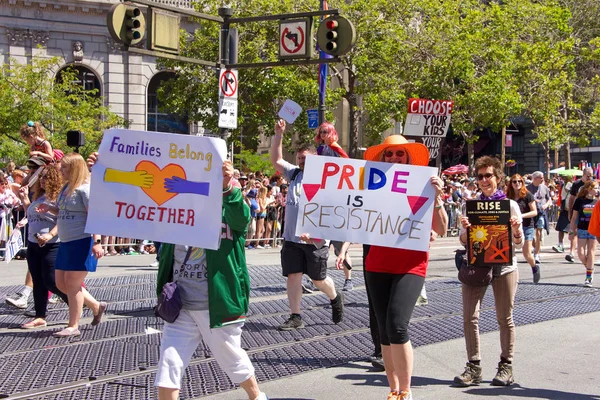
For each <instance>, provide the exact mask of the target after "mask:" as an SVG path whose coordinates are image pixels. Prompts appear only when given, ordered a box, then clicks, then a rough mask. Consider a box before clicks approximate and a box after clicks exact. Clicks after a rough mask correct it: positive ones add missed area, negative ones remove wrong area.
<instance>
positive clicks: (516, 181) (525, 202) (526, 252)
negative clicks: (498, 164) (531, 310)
mask: <svg viewBox="0 0 600 400" xmlns="http://www.w3.org/2000/svg"><path fill="white" fill-rule="evenodd" d="M506 197H508V198H509V199H512V200H514V201H516V202H517V204H518V205H519V209H520V210H521V217H522V218H523V235H524V238H523V257H525V260H527V263H529V266H530V267H531V272H532V273H533V283H538V282H539V281H540V277H541V275H540V263H539V262H537V261H536V260H535V258H534V257H533V253H532V252H531V250H532V248H533V235H534V225H533V218H534V217H535V216H537V215H538V212H537V206H536V202H535V198H534V197H533V195H532V194H531V192H530V191H529V190H527V188H525V183H524V179H523V177H522V176H521V175H519V174H514V175H513V176H512V177H511V178H510V186H508V190H507V191H506Z"/></svg>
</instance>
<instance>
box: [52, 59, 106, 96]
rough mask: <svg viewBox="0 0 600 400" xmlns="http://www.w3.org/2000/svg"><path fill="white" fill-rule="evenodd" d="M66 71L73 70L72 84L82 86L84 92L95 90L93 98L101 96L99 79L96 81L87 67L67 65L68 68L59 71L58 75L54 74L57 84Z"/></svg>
mask: <svg viewBox="0 0 600 400" xmlns="http://www.w3.org/2000/svg"><path fill="white" fill-rule="evenodd" d="M67 69H70V70H73V71H74V72H75V73H76V75H75V80H74V83H77V84H79V85H81V86H83V88H84V89H85V90H86V91H89V90H96V92H95V93H94V97H100V96H102V88H101V87H100V79H98V76H96V74H95V73H94V71H92V70H91V69H89V68H88V67H85V66H83V65H69V66H67V67H65V68H63V69H61V70H60V71H58V73H57V74H56V80H57V81H58V82H62V80H63V78H64V74H63V73H64V72H65V71H66V70H67Z"/></svg>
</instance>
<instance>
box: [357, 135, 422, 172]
mask: <svg viewBox="0 0 600 400" xmlns="http://www.w3.org/2000/svg"><path fill="white" fill-rule="evenodd" d="M389 147H394V148H395V147H402V148H404V149H406V152H407V153H408V155H409V158H410V164H412V165H421V166H427V165H429V150H427V147H426V146H425V145H424V144H423V143H411V142H409V141H408V140H406V138H405V137H404V136H402V135H390V136H388V137H386V138H385V140H384V141H383V143H381V144H378V145H375V146H371V147H369V148H368V149H367V151H365V155H364V159H365V160H368V161H382V160H383V157H382V153H383V151H384V150H385V149H387V148H389Z"/></svg>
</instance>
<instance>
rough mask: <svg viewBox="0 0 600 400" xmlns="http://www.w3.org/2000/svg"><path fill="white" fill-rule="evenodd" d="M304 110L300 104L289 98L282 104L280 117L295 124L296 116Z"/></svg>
mask: <svg viewBox="0 0 600 400" xmlns="http://www.w3.org/2000/svg"><path fill="white" fill-rule="evenodd" d="M301 112H302V107H300V105H299V104H298V103H296V102H294V101H292V100H290V99H287V100H286V101H285V103H283V106H281V110H279V114H278V115H279V117H280V118H283V119H284V120H285V121H286V122H287V123H289V124H293V123H294V121H295V120H296V118H298V116H299V115H300V113H301Z"/></svg>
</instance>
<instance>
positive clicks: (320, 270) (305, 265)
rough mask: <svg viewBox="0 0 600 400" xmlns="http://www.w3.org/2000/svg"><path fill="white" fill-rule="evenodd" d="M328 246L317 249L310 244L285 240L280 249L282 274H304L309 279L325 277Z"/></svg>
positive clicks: (320, 279) (316, 279)
mask: <svg viewBox="0 0 600 400" xmlns="http://www.w3.org/2000/svg"><path fill="white" fill-rule="evenodd" d="M328 257H329V247H327V246H323V247H321V248H320V249H317V248H316V247H315V246H314V245H312V244H301V243H294V242H290V241H287V240H285V241H284V242H283V248H282V249H281V267H282V271H283V272H282V273H283V276H288V275H289V274H296V273H301V274H306V275H308V276H309V277H310V279H312V280H315V281H322V280H323V279H325V278H327V258H328Z"/></svg>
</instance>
